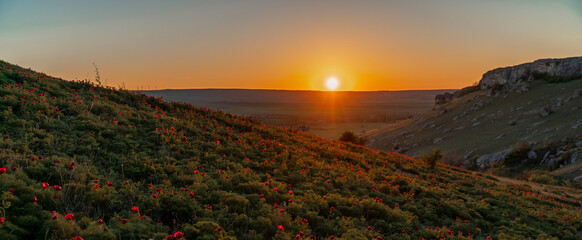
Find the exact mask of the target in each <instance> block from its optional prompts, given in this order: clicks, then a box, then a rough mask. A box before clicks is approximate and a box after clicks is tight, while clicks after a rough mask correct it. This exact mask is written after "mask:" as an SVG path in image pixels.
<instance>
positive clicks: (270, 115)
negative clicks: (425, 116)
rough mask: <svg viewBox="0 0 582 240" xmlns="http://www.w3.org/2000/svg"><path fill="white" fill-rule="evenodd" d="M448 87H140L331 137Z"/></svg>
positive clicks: (408, 108)
mask: <svg viewBox="0 0 582 240" xmlns="http://www.w3.org/2000/svg"><path fill="white" fill-rule="evenodd" d="M445 91H451V90H414V91H375V92H322V91H287V90H245V89H184V90H157V91H142V92H143V93H145V94H147V95H151V96H155V97H162V98H163V99H164V100H167V101H177V102H186V103H190V104H193V105H195V106H200V107H207V108H211V109H220V110H222V111H224V112H229V113H232V114H237V115H245V116H251V117H253V118H255V119H258V120H261V121H263V122H265V123H267V124H272V125H278V126H287V127H290V126H299V125H303V126H309V127H310V129H311V132H313V133H315V134H318V135H320V136H322V137H326V138H329V139H337V138H338V137H339V136H340V135H341V133H342V132H344V131H345V130H350V131H353V132H354V133H357V134H359V133H362V132H363V131H368V130H371V129H375V128H379V127H382V126H383V125H384V124H386V123H390V122H394V121H397V120H401V119H406V118H409V117H411V116H415V115H418V114H421V113H424V112H426V111H427V110H429V109H431V108H432V107H433V105H434V96H435V95H436V94H439V93H443V92H445Z"/></svg>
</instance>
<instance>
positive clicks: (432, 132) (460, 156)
mask: <svg viewBox="0 0 582 240" xmlns="http://www.w3.org/2000/svg"><path fill="white" fill-rule="evenodd" d="M576 64H578V65H579V66H578V65H576ZM573 65H576V66H578V67H573ZM564 69H565V70H564ZM580 69H582V58H567V59H563V60H559V59H549V60H538V61H535V62H533V63H529V64H522V65H518V66H515V67H507V68H500V69H495V70H492V71H489V72H488V73H486V74H484V76H483V80H481V83H480V87H481V88H482V89H479V88H477V89H474V90H473V91H472V92H469V93H465V94H466V95H462V96H459V97H456V98H455V97H454V94H450V95H449V96H450V97H449V99H451V98H452V100H449V102H446V103H444V104H442V105H436V106H435V108H434V109H433V110H431V111H428V112H426V113H425V114H423V115H421V116H418V117H415V118H414V119H409V120H406V121H402V122H399V123H396V124H392V125H389V126H386V127H385V128H383V129H379V130H375V131H371V132H369V133H368V134H367V137H369V138H370V146H372V147H375V148H379V149H383V150H386V151H400V152H406V153H407V154H411V155H419V154H422V153H425V152H430V151H431V150H432V149H433V148H434V147H439V148H441V149H442V150H443V151H444V152H445V153H448V154H449V155H451V156H452V157H451V162H450V164H456V165H458V166H463V167H466V168H474V169H477V168H480V169H490V170H491V171H492V172H494V173H495V174H500V175H504V176H511V177H521V178H525V179H528V176H527V175H528V174H527V171H530V170H540V171H544V172H547V173H549V174H550V175H552V176H554V177H556V178H558V179H560V178H561V179H562V180H566V181H567V182H569V181H571V182H575V181H576V180H578V181H580V182H582V177H579V176H582V138H580V132H581V130H580V129H582V111H580V109H582V97H581V95H582V78H581V77H579V76H582V75H576V74H575V73H577V72H579V71H582V70H580ZM542 70H548V71H549V72H548V73H545V72H541V71H542ZM566 70H568V71H566ZM557 73H563V74H565V75H563V76H562V75H556V74H557ZM576 76H578V77H576ZM475 90H476V91H475ZM443 98H444V96H439V97H437V101H439V103H442V102H444V101H443ZM395 147H396V148H395ZM566 169H567V170H566ZM524 170H527V171H526V172H525V173H524ZM554 184H555V183H554Z"/></svg>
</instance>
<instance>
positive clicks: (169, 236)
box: [166, 235, 174, 240]
mask: <svg viewBox="0 0 582 240" xmlns="http://www.w3.org/2000/svg"><path fill="white" fill-rule="evenodd" d="M166 239H167V240H172V239H174V236H172V235H168V236H167V237H166Z"/></svg>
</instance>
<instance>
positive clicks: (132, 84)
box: [0, 0, 582, 91]
mask: <svg viewBox="0 0 582 240" xmlns="http://www.w3.org/2000/svg"><path fill="white" fill-rule="evenodd" d="M0 5H1V7H0V18H2V21H0V29H2V31H1V32H0V53H1V55H0V59H1V60H4V61H7V62H10V63H13V64H17V65H20V66H22V67H26V68H31V69H33V70H37V71H41V72H44V73H46V74H49V75H52V76H56V77H60V78H63V79H67V80H84V79H88V80H91V79H94V76H95V69H94V66H93V63H95V64H96V65H97V66H98V67H99V72H100V74H101V82H102V83H104V84H106V85H108V86H113V87H118V86H124V87H125V88H126V89H134V90H141V89H143V90H161V89H204V88H214V89H221V88H222V89H226V88H228V89H236V88H238V89H278V90H316V91H327V90H329V89H328V88H327V86H326V84H325V80H326V79H327V78H328V77H329V76H332V75H333V76H335V77H337V79H339V80H340V84H339V86H338V87H337V89H335V91H383V90H388V91H397V90H429V89H460V88H463V87H466V86H470V85H472V84H473V83H475V82H477V81H479V80H480V79H481V76H482V75H483V74H484V73H485V72H487V71H488V70H491V69H494V68H498V67H505V66H511V65H517V64H521V63H526V62H531V61H534V60H536V59H540V58H563V57H572V56H582V44H579V43H580V42H582V31H571V30H572V29H582V15H580V14H579V12H580V10H581V9H582V5H581V4H579V3H578V2H577V1H574V0H566V1H564V2H562V1H560V3H556V2H554V1H534V2H530V1H476V0H470V1H466V0H447V1H429V0H425V1H349V0H337V1H301V2H295V1H293V2H283V1H208V2H205V1H186V2H172V3H166V2H161V1H121V2H118V3H116V4H107V3H102V2H99V1H77V2H74V3H65V2H47V1H35V2H34V3H32V2H28V1H6V2H2V3H1V4H0ZM540 12H544V13H547V14H544V15H540V14H539V13H540ZM524 19H527V21H525V20H524Z"/></svg>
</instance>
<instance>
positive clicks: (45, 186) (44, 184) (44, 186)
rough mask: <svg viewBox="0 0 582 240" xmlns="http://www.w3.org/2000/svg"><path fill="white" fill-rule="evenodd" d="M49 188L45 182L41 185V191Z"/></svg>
mask: <svg viewBox="0 0 582 240" xmlns="http://www.w3.org/2000/svg"><path fill="white" fill-rule="evenodd" d="M49 187H50V185H49V184H48V183H47V182H43V183H42V188H43V189H47V188H49Z"/></svg>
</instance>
